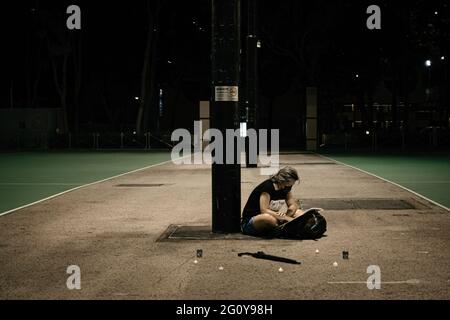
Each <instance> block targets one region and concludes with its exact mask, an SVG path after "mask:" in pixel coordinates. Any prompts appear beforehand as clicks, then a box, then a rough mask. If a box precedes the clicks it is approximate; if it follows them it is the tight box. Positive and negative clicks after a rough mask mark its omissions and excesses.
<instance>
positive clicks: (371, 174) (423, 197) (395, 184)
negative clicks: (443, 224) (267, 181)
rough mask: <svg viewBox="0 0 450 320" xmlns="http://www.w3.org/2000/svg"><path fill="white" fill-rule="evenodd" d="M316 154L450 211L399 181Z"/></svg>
mask: <svg viewBox="0 0 450 320" xmlns="http://www.w3.org/2000/svg"><path fill="white" fill-rule="evenodd" d="M316 154H317V155H318V156H319V157H322V158H324V159H327V160H330V161H334V162H336V163H339V164H341V165H343V166H346V167H349V168H352V169H355V170H358V171H360V172H363V173H365V174H368V175H370V176H372V177H375V178H377V179H380V180H383V181H385V182H387V183H390V184H393V185H394V186H397V187H399V188H402V189H403V190H406V191H408V192H411V193H412V194H414V195H416V196H418V197H420V198H422V199H425V200H427V201H429V202H431V203H432V204H434V205H436V206H438V207H440V208H442V209H444V210H447V211H450V209H449V208H447V207H446V206H444V205H442V204H440V203H437V202H436V201H433V200H431V199H429V198H427V197H425V196H423V195H421V194H419V193H417V192H415V191H412V190H411V189H408V188H406V187H404V186H402V185H399V184H398V183H395V182H392V181H390V180H387V179H385V178H382V177H380V176H377V175H376V174H373V173H370V172H367V171H365V170H362V169H359V168H356V167H353V166H351V165H348V164H346V163H343V162H340V161H338V160H336V159H332V158H328V157H326V156H324V155H321V154H318V153H316Z"/></svg>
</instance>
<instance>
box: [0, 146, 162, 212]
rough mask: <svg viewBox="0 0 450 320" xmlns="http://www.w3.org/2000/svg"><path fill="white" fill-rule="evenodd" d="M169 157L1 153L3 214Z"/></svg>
mask: <svg viewBox="0 0 450 320" xmlns="http://www.w3.org/2000/svg"><path fill="white" fill-rule="evenodd" d="M168 160H170V152H23V153H22V152H18V153H1V154H0V214H1V213H2V212H6V211H8V210H12V209H14V208H17V207H21V206H23V205H26V204H29V203H32V202H35V201H38V200H41V199H43V198H47V197H49V196H52V195H54V194H57V193H60V192H63V191H66V190H69V189H73V188H76V187H79V186H82V185H85V184H89V183H92V182H95V181H99V180H103V179H107V178H110V177H113V176H116V175H119V174H122V173H126V172H129V171H133V170H137V169H140V168H144V167H147V166H151V165H154V164H158V163H161V162H164V161H168Z"/></svg>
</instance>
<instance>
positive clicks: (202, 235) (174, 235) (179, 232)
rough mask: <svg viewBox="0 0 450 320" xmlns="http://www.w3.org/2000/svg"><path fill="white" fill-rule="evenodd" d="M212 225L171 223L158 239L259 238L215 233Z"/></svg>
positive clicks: (238, 234)
mask: <svg viewBox="0 0 450 320" xmlns="http://www.w3.org/2000/svg"><path fill="white" fill-rule="evenodd" d="M211 230H212V227H211V226H180V225H171V226H169V228H167V230H166V231H165V232H164V233H163V234H162V236H161V237H160V238H159V239H158V240H157V241H158V242H164V241H184V240H258V239H259V238H255V237H250V236H246V235H243V234H242V233H230V234H226V233H213V232H212V231H211ZM259 240H260V239H259Z"/></svg>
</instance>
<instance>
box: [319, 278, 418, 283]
mask: <svg viewBox="0 0 450 320" xmlns="http://www.w3.org/2000/svg"><path fill="white" fill-rule="evenodd" d="M327 283H328V284H367V281H329V282H327ZM419 283H425V282H424V281H421V280H417V279H411V280H406V281H381V282H380V284H419Z"/></svg>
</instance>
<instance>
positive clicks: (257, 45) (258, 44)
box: [256, 40, 262, 48]
mask: <svg viewBox="0 0 450 320" xmlns="http://www.w3.org/2000/svg"><path fill="white" fill-rule="evenodd" d="M261 46H262V45H261V41H259V40H258V42H257V43H256V47H257V48H261Z"/></svg>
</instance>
